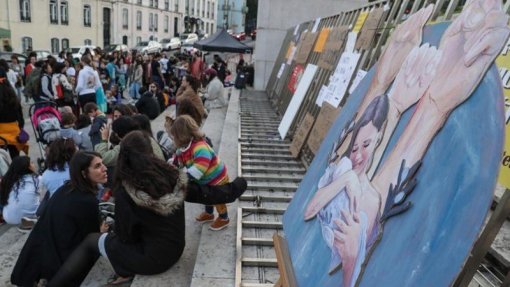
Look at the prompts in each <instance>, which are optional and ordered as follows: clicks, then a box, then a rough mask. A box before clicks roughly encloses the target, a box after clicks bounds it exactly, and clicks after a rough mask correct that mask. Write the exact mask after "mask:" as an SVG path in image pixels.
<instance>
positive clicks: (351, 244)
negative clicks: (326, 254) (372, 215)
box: [333, 201, 361, 286]
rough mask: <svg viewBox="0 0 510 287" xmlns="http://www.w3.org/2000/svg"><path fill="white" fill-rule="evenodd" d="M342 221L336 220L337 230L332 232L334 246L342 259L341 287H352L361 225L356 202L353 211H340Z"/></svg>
mask: <svg viewBox="0 0 510 287" xmlns="http://www.w3.org/2000/svg"><path fill="white" fill-rule="evenodd" d="M341 213H342V217H343V218H342V219H336V220H335V221H334V222H335V225H336V226H337V228H338V230H335V231H334V236H335V240H334V243H333V244H334V246H335V248H336V249H337V250H338V253H339V254H340V257H342V269H343V272H344V273H343V276H344V285H343V286H352V280H353V279H355V278H352V276H353V271H354V269H355V265H356V261H357V258H358V255H359V252H360V250H359V249H360V240H361V224H360V220H359V211H358V209H357V201H354V210H350V211H346V210H342V211H341Z"/></svg>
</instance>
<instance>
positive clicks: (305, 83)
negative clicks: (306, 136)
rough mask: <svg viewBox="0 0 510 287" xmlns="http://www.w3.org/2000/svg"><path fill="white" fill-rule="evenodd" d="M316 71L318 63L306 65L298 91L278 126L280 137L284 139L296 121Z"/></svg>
mask: <svg viewBox="0 0 510 287" xmlns="http://www.w3.org/2000/svg"><path fill="white" fill-rule="evenodd" d="M315 72H317V66H316V65H312V64H308V66H306V69H305V72H304V73H303V76H302V78H301V80H300V81H299V84H298V86H297V88H296V92H295V93H294V95H293V96H292V99H291V100H290V104H289V106H288V107H287V110H286V111H285V114H284V115H283V118H282V121H281V122H280V125H279V126H278V132H279V133H280V137H281V138H282V139H284V138H285V136H286V135H287V132H288V131H289V128H290V126H291V125H292V122H293V121H294V117H295V116H296V113H297V111H298V110H299V107H300V106H301V103H302V102H303V99H304V98H305V95H306V92H307V91H308V87H310V84H311V83H312V80H313V78H314V76H315Z"/></svg>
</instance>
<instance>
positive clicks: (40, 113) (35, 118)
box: [29, 101, 62, 172]
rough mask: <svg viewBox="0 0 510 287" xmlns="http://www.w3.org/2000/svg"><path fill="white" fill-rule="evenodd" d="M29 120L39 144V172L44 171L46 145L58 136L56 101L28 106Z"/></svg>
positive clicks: (58, 121) (58, 122)
mask: <svg viewBox="0 0 510 287" xmlns="http://www.w3.org/2000/svg"><path fill="white" fill-rule="evenodd" d="M29 115H30V122H31V123H32V128H33V129H34V134H35V139H36V142H37V145H38V146H39V152H40V153H41V157H40V158H38V159H37V165H38V167H39V172H43V171H44V162H45V160H46V153H45V149H46V147H47V146H48V145H49V144H50V143H51V142H53V141H54V140H56V139H58V138H60V137H61V136H60V123H61V121H62V118H61V117H60V113H59V111H58V106H57V103H55V102H51V101H45V102H37V103H35V104H33V105H31V106H30V109H29Z"/></svg>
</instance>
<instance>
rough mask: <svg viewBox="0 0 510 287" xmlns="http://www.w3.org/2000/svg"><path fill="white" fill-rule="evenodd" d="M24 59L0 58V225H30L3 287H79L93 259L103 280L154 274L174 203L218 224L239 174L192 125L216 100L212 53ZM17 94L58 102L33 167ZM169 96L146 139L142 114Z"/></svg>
mask: <svg viewBox="0 0 510 287" xmlns="http://www.w3.org/2000/svg"><path fill="white" fill-rule="evenodd" d="M29 59H30V62H29V63H28V64H27V66H26V67H21V66H16V65H19V64H18V63H19V62H17V61H16V59H15V57H13V59H12V60H13V61H12V64H11V65H8V64H7V62H5V61H3V60H0V139H1V140H2V141H4V142H3V143H0V144H3V147H5V149H3V148H0V211H1V217H0V220H1V221H0V223H8V224H13V225H17V226H18V230H19V231H21V232H29V231H30V235H29V237H28V239H27V241H26V243H25V245H24V247H23V249H22V251H21V253H20V255H19V258H18V260H17V263H16V265H15V267H14V270H13V273H12V276H11V281H12V283H13V284H16V285H18V286H34V284H38V285H37V286H79V284H80V283H81V282H82V281H83V280H84V278H85V277H86V275H87V274H88V272H89V271H90V269H91V268H92V266H93V265H94V264H95V262H96V260H97V259H98V258H99V256H104V257H106V258H107V259H108V261H109V262H110V263H111V265H112V267H113V269H114V270H115V273H116V274H115V276H113V277H112V278H111V279H110V280H109V283H111V284H114V285H115V284H122V283H124V282H129V281H130V280H132V278H133V276H134V275H136V274H143V275H151V274H157V273H161V272H163V271H165V270H167V269H168V268H170V267H171V266H172V265H173V264H174V263H175V262H177V260H178V259H179V258H180V256H181V255H182V252H183V250H184V244H185V238H184V234H185V233H184V230H185V228H184V204H183V203H184V201H187V202H193V203H200V204H204V205H205V209H204V212H202V213H201V214H198V215H197V216H196V218H195V219H196V221H197V222H199V223H203V222H211V221H212V223H211V224H210V226H209V228H210V229H211V230H215V231H218V230H222V229H224V228H226V227H227V226H228V225H229V222H230V221H229V217H228V212H227V207H226V203H229V202H233V201H234V200H236V199H237V198H238V197H239V196H240V195H241V194H242V193H243V192H244V191H245V190H246V187H247V186H246V181H245V180H244V179H242V178H236V179H235V180H233V181H230V179H229V177H228V174H227V167H226V166H225V164H224V163H223V162H222V161H221V159H220V158H219V157H218V155H217V154H216V152H215V151H214V149H213V148H212V146H211V143H210V140H209V139H208V138H207V137H206V136H205V133H206V132H207V131H203V130H202V129H201V127H202V124H203V122H204V121H205V119H206V118H207V114H208V110H210V109H213V108H218V107H223V106H225V105H226V104H227V99H226V98H225V92H224V90H223V87H224V84H223V83H224V81H225V77H226V64H225V63H224V62H223V61H222V60H221V58H219V57H216V58H215V64H213V65H212V66H211V67H208V66H207V64H205V63H204V61H203V59H202V57H201V55H200V54H199V53H196V54H195V55H193V58H192V60H190V61H189V62H188V61H184V63H183V62H182V61H181V62H180V63H179V62H176V61H174V60H173V59H171V60H169V59H167V58H166V55H163V56H162V55H159V54H156V55H151V56H147V55H136V54H133V55H132V54H129V53H127V54H121V53H117V52H114V53H113V54H112V55H110V56H106V55H104V56H103V54H102V53H101V51H100V50H94V51H88V52H87V53H86V54H85V55H83V56H82V57H81V59H80V61H79V62H76V61H75V60H74V59H72V58H71V57H70V55H66V54H65V53H61V54H60V55H59V57H58V58H53V57H49V58H48V59H46V60H39V61H38V60H37V58H36V56H35V55H30V56H29ZM183 69H184V70H185V72H184V73H183V74H182V75H179V74H181V73H182V70H183ZM14 78H15V79H16V80H14ZM127 94H129V97H128V95H127ZM123 98H126V99H124V100H123ZM23 100H25V101H26V102H29V101H32V100H33V101H34V105H33V106H34V107H35V109H36V110H39V111H40V110H43V109H46V108H48V106H53V105H54V106H56V107H58V115H57V118H58V123H59V127H58V131H55V129H54V128H55V126H54V125H53V126H52V128H53V129H52V130H51V133H57V134H58V136H56V137H55V138H51V140H47V142H45V144H46V146H45V148H44V150H43V153H44V155H43V157H42V158H43V159H44V164H43V165H41V166H39V169H38V168H37V166H36V165H35V164H34V162H33V160H32V159H30V158H29V157H28V148H31V147H30V146H29V141H28V138H26V137H27V135H24V134H27V133H26V132H25V130H24V125H25V122H24V116H23V105H22V101H23ZM172 104H176V116H175V118H172V117H167V119H166V122H165V129H164V130H163V131H160V132H159V133H158V137H157V138H155V137H154V133H153V130H152V128H153V127H152V126H151V120H152V119H155V118H156V117H158V116H159V115H160V113H161V112H162V111H164V110H165V109H166V108H167V107H168V106H170V105H172ZM39 131H40V130H39V129H38V130H37V132H39ZM37 132H36V137H41V138H43V136H42V135H40V134H37ZM42 132H43V133H44V131H42ZM44 138H47V137H44ZM101 203H108V204H111V205H112V206H114V209H113V211H111V210H110V212H106V213H105V212H101V208H100V205H101ZM107 206H109V205H107ZM214 207H216V210H217V212H218V216H217V217H216V218H215V216H214V213H213V210H214ZM112 222H113V224H112Z"/></svg>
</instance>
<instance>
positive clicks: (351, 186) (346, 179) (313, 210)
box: [304, 170, 361, 220]
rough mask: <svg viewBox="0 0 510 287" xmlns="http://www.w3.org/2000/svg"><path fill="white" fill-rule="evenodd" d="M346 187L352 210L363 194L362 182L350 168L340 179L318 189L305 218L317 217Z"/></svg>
mask: <svg viewBox="0 0 510 287" xmlns="http://www.w3.org/2000/svg"><path fill="white" fill-rule="evenodd" d="M344 187H345V189H346V192H347V196H348V197H349V202H350V204H349V205H350V207H351V210H352V209H353V208H354V202H356V201H358V200H359V198H360V196H361V184H360V181H359V178H358V176H357V175H356V173H355V172H354V171H352V170H349V171H347V172H345V173H344V174H342V175H341V176H340V177H339V178H338V179H336V180H334V181H333V182H331V183H330V184H328V185H326V186H324V187H322V188H320V189H319V190H317V192H316V193H315V194H314V196H313V198H312V200H310V202H309V203H308V206H307V207H306V210H305V214H304V217H305V220H309V219H312V218H313V217H315V216H316V215H317V213H319V211H320V210H321V209H322V208H324V207H325V206H326V205H327V204H328V203H329V202H330V201H331V200H332V199H333V198H334V197H335V196H336V195H337V194H338V193H340V191H342V189H343V188H344Z"/></svg>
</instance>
